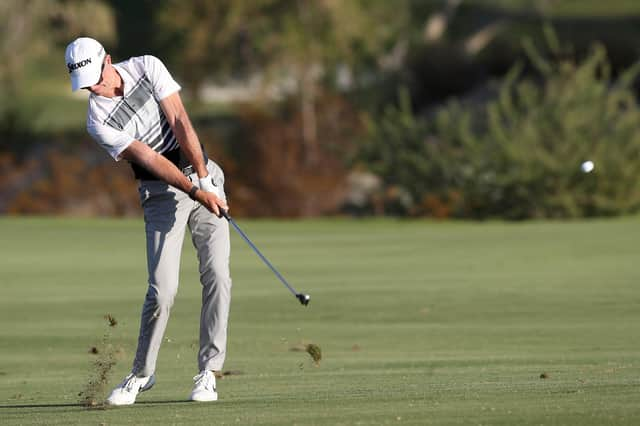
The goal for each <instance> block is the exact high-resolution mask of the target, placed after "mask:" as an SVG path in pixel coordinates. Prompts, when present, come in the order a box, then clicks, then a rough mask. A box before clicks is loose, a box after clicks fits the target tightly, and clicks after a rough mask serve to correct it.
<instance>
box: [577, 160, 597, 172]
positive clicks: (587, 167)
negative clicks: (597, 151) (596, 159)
mask: <svg viewBox="0 0 640 426" xmlns="http://www.w3.org/2000/svg"><path fill="white" fill-rule="evenodd" d="M594 167H595V164H593V161H591V160H588V161H585V162H584V163H582V164H581V165H580V169H581V170H582V171H583V172H585V173H591V172H592V171H593V168H594Z"/></svg>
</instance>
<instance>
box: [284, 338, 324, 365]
mask: <svg viewBox="0 0 640 426" xmlns="http://www.w3.org/2000/svg"><path fill="white" fill-rule="evenodd" d="M289 350H290V351H292V352H306V353H308V354H309V355H310V356H311V359H312V360H313V363H314V364H315V365H316V367H317V366H319V365H320V360H321V359H322V349H320V346H318V345H316V344H315V343H308V344H303V345H297V346H293V347H292V348H290V349H289Z"/></svg>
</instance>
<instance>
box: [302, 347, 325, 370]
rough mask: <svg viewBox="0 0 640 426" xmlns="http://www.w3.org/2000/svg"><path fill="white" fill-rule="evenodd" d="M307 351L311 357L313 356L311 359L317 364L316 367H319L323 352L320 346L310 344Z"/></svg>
mask: <svg viewBox="0 0 640 426" xmlns="http://www.w3.org/2000/svg"><path fill="white" fill-rule="evenodd" d="M305 350H306V352H307V353H308V354H309V355H311V359H312V360H313V362H314V363H315V364H316V366H319V365H320V360H321V359H322V350H321V349H320V346H318V345H315V344H313V343H309V344H308V345H307V347H306V348H305Z"/></svg>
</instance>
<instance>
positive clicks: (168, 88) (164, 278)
mask: <svg viewBox="0 0 640 426" xmlns="http://www.w3.org/2000/svg"><path fill="white" fill-rule="evenodd" d="M65 61H66V65H67V71H68V72H69V75H70V77H71V90H72V91H76V90H78V89H86V90H88V91H89V92H91V94H90V95H89V109H88V113H87V130H88V132H89V134H90V135H91V136H92V137H93V138H94V139H95V140H96V141H97V142H98V144H100V145H101V146H102V147H103V148H104V149H105V150H106V151H107V152H108V153H109V155H111V156H112V157H113V158H114V160H116V161H119V160H121V159H124V160H127V161H128V162H130V163H131V167H132V168H133V172H134V174H135V177H136V179H138V181H139V183H138V185H139V186H138V191H139V193H140V203H141V205H142V209H143V211H144V222H145V230H146V240H147V268H148V273H149V282H148V284H149V286H148V289H147V293H146V297H145V299H144V304H143V306H142V318H141V320H140V334H139V337H138V349H137V351H136V355H135V359H134V361H133V368H132V370H131V374H129V375H128V376H127V377H125V379H124V381H123V382H122V383H120V385H118V386H117V387H116V388H115V389H114V390H113V391H112V392H111V394H110V395H109V398H108V399H107V403H108V404H111V405H130V404H133V403H134V402H135V400H136V396H137V395H138V393H139V392H142V391H145V390H148V389H150V388H151V387H152V386H153V384H154V383H155V375H154V373H155V369H156V360H157V358H158V351H159V349H160V344H161V342H162V338H163V335H164V332H165V329H166V326H167V321H168V320H169V313H170V311H171V306H172V304H173V300H174V297H175V295H176V292H177V290H178V276H179V269H180V252H181V249H182V243H183V239H184V234H185V229H186V228H187V226H188V227H189V229H190V231H191V239H192V241H193V245H194V246H195V248H196V250H197V252H198V261H199V264H200V282H201V284H202V310H201V314H200V350H199V352H198V368H199V374H198V375H196V376H195V377H194V381H195V386H194V388H193V391H192V392H191V396H190V399H191V400H193V401H216V400H217V399H218V394H217V392H216V380H215V374H214V373H215V372H216V371H219V370H221V369H222V366H223V363H224V360H225V354H226V346H227V319H228V316H229V303H230V299H231V278H230V274H229V253H230V244H229V225H228V223H227V221H226V220H225V219H223V218H221V216H220V209H228V206H227V203H226V196H225V193H224V189H223V184H224V175H223V172H222V170H221V169H220V167H219V166H218V165H217V164H216V163H214V162H213V161H211V160H209V159H207V156H206V154H205V153H204V150H203V147H202V145H201V144H200V141H199V140H198V136H197V135H196V133H195V131H194V129H193V127H192V126H191V122H190V120H189V116H188V115H187V112H186V111H185V108H184V105H183V104H182V100H181V98H180V94H179V92H180V86H179V85H178V84H177V83H176V82H175V81H174V79H173V78H172V76H171V74H169V72H168V71H167V69H166V67H165V66H164V64H163V63H162V62H161V61H160V60H159V59H158V58H155V57H153V56H137V57H132V58H130V59H128V60H126V61H124V62H120V63H117V64H114V63H112V62H111V56H110V55H108V54H107V53H106V52H105V50H104V48H103V47H102V45H101V44H100V43H99V42H98V41H96V40H94V39H91V38H86V37H82V38H78V39H76V40H75V41H73V42H72V43H70V44H69V45H68V46H67V49H66V52H65Z"/></svg>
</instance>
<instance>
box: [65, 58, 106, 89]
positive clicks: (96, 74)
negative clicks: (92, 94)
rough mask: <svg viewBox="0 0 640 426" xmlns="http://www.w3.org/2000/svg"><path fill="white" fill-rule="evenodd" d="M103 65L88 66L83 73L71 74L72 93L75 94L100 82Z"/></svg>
mask: <svg viewBox="0 0 640 426" xmlns="http://www.w3.org/2000/svg"><path fill="white" fill-rule="evenodd" d="M101 68H102V64H100V65H98V66H94V65H87V66H85V67H84V68H83V70H82V72H74V73H72V74H71V91H72V92H75V91H76V90H78V89H82V88H83V87H90V86H93V85H94V84H97V83H98V82H99V81H100V74H101Z"/></svg>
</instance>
